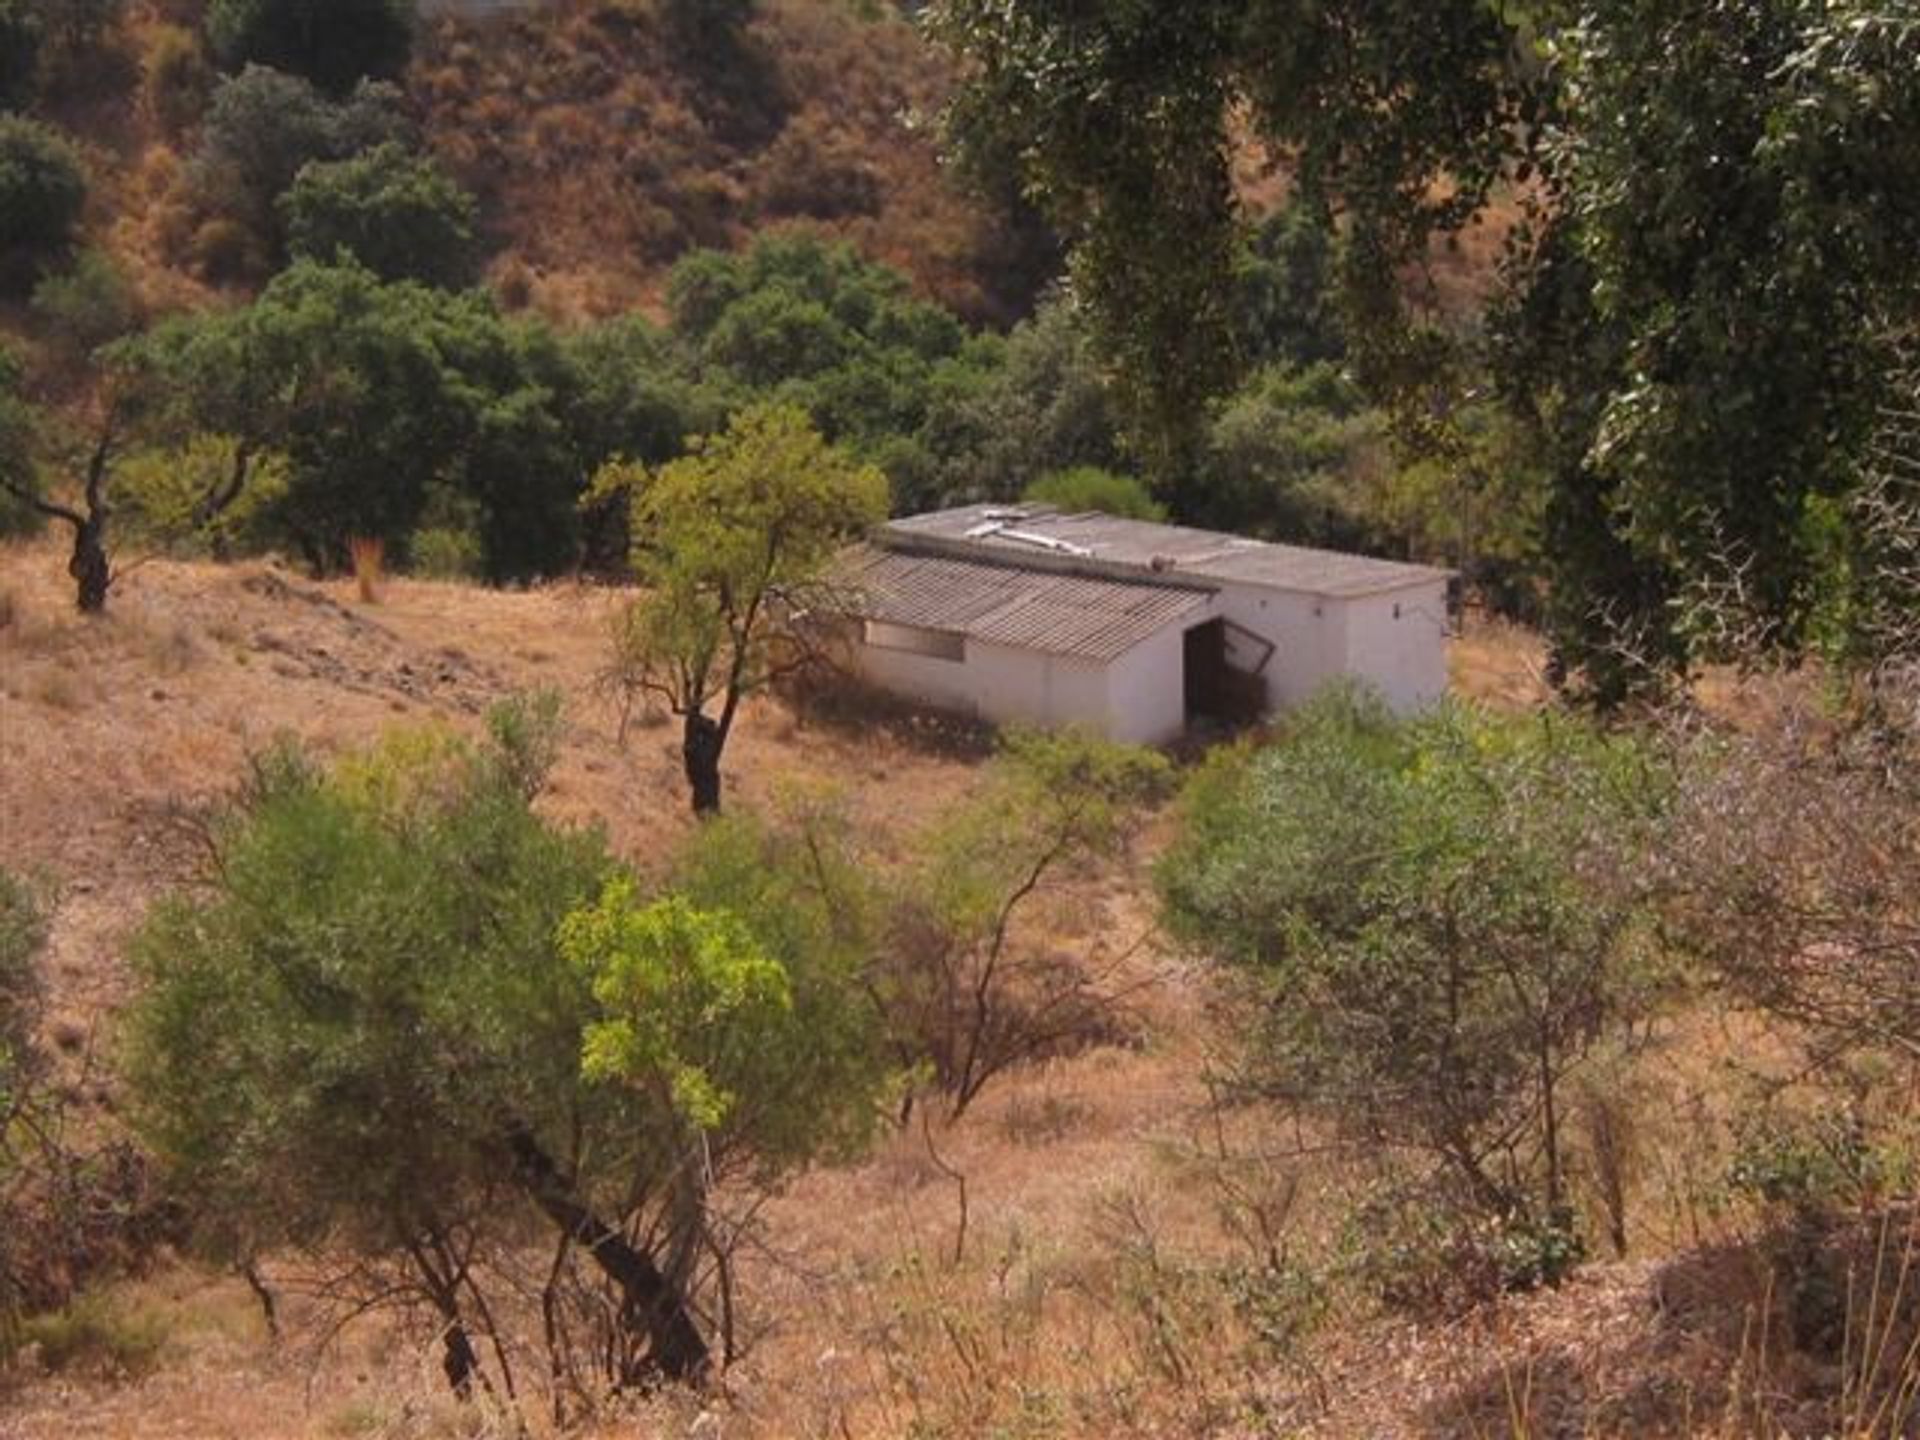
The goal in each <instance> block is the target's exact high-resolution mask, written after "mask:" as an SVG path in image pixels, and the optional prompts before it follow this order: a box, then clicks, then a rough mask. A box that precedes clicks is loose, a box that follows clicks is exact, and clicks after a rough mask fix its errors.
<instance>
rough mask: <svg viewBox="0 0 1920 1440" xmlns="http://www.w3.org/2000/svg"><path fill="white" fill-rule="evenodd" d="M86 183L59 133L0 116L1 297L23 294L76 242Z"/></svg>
mask: <svg viewBox="0 0 1920 1440" xmlns="http://www.w3.org/2000/svg"><path fill="white" fill-rule="evenodd" d="M86 200H87V181H86V175H85V172H84V171H83V170H82V168H81V165H80V157H79V155H78V153H77V152H76V151H75V150H74V148H73V146H72V145H71V144H69V143H68V142H67V140H66V139H65V138H64V137H62V136H61V135H60V134H59V132H57V131H55V130H52V129H50V128H49V127H47V126H45V125H42V124H39V123H38V122H36V121H33V120H28V119H25V118H24V117H22V116H18V115H0V292H5V291H8V290H11V291H13V292H14V293H19V292H21V291H23V290H25V289H27V288H29V287H30V286H31V285H32V283H33V281H34V280H35V279H36V278H37V277H38V275H39V273H40V272H41V271H42V270H43V269H44V268H45V267H47V266H48V265H51V264H53V263H54V262H56V261H58V260H60V259H61V258H62V257H63V256H65V254H66V253H67V249H68V247H69V246H70V245H71V244H72V242H73V234H74V230H75V228H76V227H77V226H78V225H79V223H80V211H81V209H82V207H84V206H85V204H86Z"/></svg>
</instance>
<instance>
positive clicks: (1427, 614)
mask: <svg viewBox="0 0 1920 1440" xmlns="http://www.w3.org/2000/svg"><path fill="white" fill-rule="evenodd" d="M1451 579H1452V576H1451V574H1450V572H1448V571H1445V570H1436V569H1433V568H1431V567H1429V566H1425V565H1407V564H1402V563H1399V562H1397V561H1391V560H1374V559H1369V558H1367V557H1365V556H1360V555H1343V554H1339V553H1336V552H1334V551H1329V550H1309V549H1304V548H1301V547H1299V546H1293V545H1274V544H1269V543H1268V542H1266V541H1262V540H1247V539H1242V538H1239V537H1237V536H1232V535H1219V534H1214V533H1212V532H1210V531H1206V530H1189V529H1185V528H1182V527H1180V526H1174V525H1156V524H1149V523H1147V522H1144V521H1139V520H1122V519H1117V518H1115V517H1113V516H1109V515H1097V514H1082V515H1067V514H1061V513H1059V512H1057V511H1055V510H1053V509H1051V508H1049V507H1046V506H1038V505H1022V506H1005V505H971V506H965V507H962V508H960V509H956V510H942V511H938V512H935V513H933V514H928V515H915V516H912V517H910V518H907V519H902V520H895V521H892V522H890V523H888V524H887V525H885V526H883V527H881V529H880V530H879V531H877V532H876V533H875V535H874V536H873V538H872V540H871V542H870V543H869V544H866V545H863V546H860V547H859V548H857V549H856V550H855V551H853V552H851V553H850V554H849V555H848V556H847V557H846V560H845V563H844V565H843V567H842V570H841V574H840V580H841V583H842V584H843V585H844V586H845V587H846V592H845V593H846V596H847V598H846V599H845V600H844V601H843V602H842V603H843V604H844V606H845V608H846V610H847V611H848V612H849V613H850V614H851V616H852V617H853V618H854V619H855V620H857V621H858V627H857V633H856V635H855V641H854V646H853V665H854V668H855V670H856V671H857V673H859V674H860V675H861V676H862V677H863V678H865V679H866V680H868V681H870V682H871V683H873V684H875V685H878V686H880V687H881V688H883V689H886V690H890V691H893V692H895V693H897V694H901V695H904V696H907V697H909V698H912V699H915V700H919V701H922V702H925V703H928V704H931V705H934V706H937V707H940V708H943V709H948V710H954V711H958V712H960V713H963V714H968V715H974V716H978V717H979V718H981V719H984V720H989V721H993V722H995V723H1001V724H1004V723H1009V722H1022V723H1027V724H1037V725H1083V726H1086V727H1088V728H1090V729H1093V730H1095V731H1098V732H1099V733H1101V734H1104V735H1107V736H1109V737H1110V738H1112V739H1116V740H1127V741H1133V742H1137V743H1142V744H1153V743H1159V742H1161V741H1166V740H1171V739H1173V738H1174V737H1176V736H1177V735H1179V734H1180V733H1181V732H1182V731H1184V730H1185V729H1186V728H1187V726H1188V725H1189V724H1190V723H1191V722H1192V721H1194V720H1196V719H1202V718H1208V717H1216V718H1233V717H1244V716H1250V715H1257V714H1265V713H1268V712H1270V711H1273V710H1276V709H1280V708H1283V707H1285V706H1289V705H1295V704H1298V703H1299V702H1301V701H1302V700H1305V699H1307V698H1308V697H1309V696H1311V695H1312V694H1313V693H1314V692H1315V691H1317V690H1319V689H1320V688H1321V687H1322V686H1323V685H1325V684H1326V683H1327V682H1328V681H1329V680H1333V679H1335V678H1337V677H1341V676H1350V677H1353V678H1354V679H1356V680H1360V681H1363V682H1365V683H1366V684H1368V685H1370V686H1371V687H1373V688H1374V689H1375V690H1377V691H1378V692H1379V693H1380V694H1381V696H1382V697H1384V698H1385V700H1386V701H1387V703H1388V704H1390V705H1391V706H1392V707H1393V708H1394V709H1395V710H1398V711H1401V712H1406V711H1411V710H1416V709H1419V708H1421V707H1422V706H1425V705H1429V704H1431V703H1433V702H1434V701H1436V700H1438V699H1439V698H1440V697H1441V696H1442V695H1443V694H1444V693H1445V692H1446V688H1447V663H1446V637H1447V633H1448V614H1447V588H1448V584H1449V582H1450V581H1451Z"/></svg>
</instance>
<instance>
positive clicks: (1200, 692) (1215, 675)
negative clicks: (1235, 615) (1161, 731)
mask: <svg viewBox="0 0 1920 1440" xmlns="http://www.w3.org/2000/svg"><path fill="white" fill-rule="evenodd" d="M1184 674H1185V677H1186V679H1185V683H1186V696H1187V723H1188V724H1189V725H1191V724H1193V722H1194V721H1196V720H1224V719H1226V718H1227V695H1226V688H1227V622H1226V621H1224V620H1217V619H1216V620H1208V621H1207V622H1205V623H1204V624H1201V625H1196V626H1194V627H1193V628H1192V629H1191V630H1189V631H1187V634H1186V657H1185V667H1184Z"/></svg>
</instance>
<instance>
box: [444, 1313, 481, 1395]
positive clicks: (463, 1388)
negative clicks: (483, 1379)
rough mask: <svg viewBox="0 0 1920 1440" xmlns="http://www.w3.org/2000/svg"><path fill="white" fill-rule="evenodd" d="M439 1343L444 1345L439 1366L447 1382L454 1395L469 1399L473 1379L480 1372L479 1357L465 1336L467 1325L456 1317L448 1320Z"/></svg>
mask: <svg viewBox="0 0 1920 1440" xmlns="http://www.w3.org/2000/svg"><path fill="white" fill-rule="evenodd" d="M440 1343H441V1345H442V1346H443V1347H444V1348H443V1351H442V1354H441V1356H440V1368H441V1370H442V1371H444V1372H445V1374H446V1377H447V1384H448V1385H449V1386H451V1387H452V1388H453V1393H454V1395H455V1397H457V1398H458V1399H461V1400H471V1399H472V1398H473V1379H474V1376H476V1375H478V1374H479V1373H480V1357H479V1355H478V1354H476V1353H475V1351H474V1348H473V1341H472V1340H471V1339H469V1338H468V1336H467V1327H466V1326H465V1325H462V1324H461V1323H460V1321H459V1320H458V1319H457V1318H456V1319H451V1320H448V1321H447V1325H446V1329H444V1330H442V1331H441V1332H440Z"/></svg>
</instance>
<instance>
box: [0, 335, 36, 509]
mask: <svg viewBox="0 0 1920 1440" xmlns="http://www.w3.org/2000/svg"><path fill="white" fill-rule="evenodd" d="M19 386H20V362H19V361H17V360H16V359H14V357H13V352H12V351H11V350H9V349H7V348H6V346H5V345H0V536H7V535H24V534H32V533H34V532H35V531H37V530H38V529H39V528H40V526H41V524H42V523H43V519H42V517H41V515H40V512H39V511H37V510H35V509H34V508H33V506H32V505H31V504H29V503H27V500H26V498H25V497H26V496H28V495H30V494H32V493H33V489H34V466H33V449H34V442H35V438H36V436H37V435H38V433H39V428H40V417H39V412H38V410H36V409H35V407H33V406H32V405H29V404H28V403H27V402H26V400H25V399H23V398H22V397H21V395H20V393H19Z"/></svg>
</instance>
